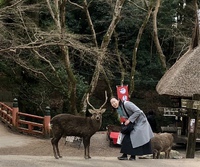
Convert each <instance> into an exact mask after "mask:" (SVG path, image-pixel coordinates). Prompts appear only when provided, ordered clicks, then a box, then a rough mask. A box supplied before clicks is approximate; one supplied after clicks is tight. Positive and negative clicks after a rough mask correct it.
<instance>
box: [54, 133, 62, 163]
mask: <svg viewBox="0 0 200 167" xmlns="http://www.w3.org/2000/svg"><path fill="white" fill-rule="evenodd" d="M61 137H62V136H59V137H58V138H56V137H54V138H52V139H51V144H52V146H53V153H54V157H55V158H56V159H58V158H62V156H61V155H60V151H59V148H58V142H59V140H60V138H61Z"/></svg>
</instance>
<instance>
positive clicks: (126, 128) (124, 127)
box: [121, 122, 134, 134]
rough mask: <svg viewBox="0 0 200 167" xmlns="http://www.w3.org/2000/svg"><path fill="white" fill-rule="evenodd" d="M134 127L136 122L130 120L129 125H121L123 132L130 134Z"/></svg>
mask: <svg viewBox="0 0 200 167" xmlns="http://www.w3.org/2000/svg"><path fill="white" fill-rule="evenodd" d="M133 129H134V124H133V123H132V122H130V123H129V124H128V125H124V124H122V125H121V133H123V134H130V132H131V131H132V130H133Z"/></svg>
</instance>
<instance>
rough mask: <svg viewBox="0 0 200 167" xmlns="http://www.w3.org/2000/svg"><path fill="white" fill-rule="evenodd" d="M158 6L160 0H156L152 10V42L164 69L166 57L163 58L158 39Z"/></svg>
mask: <svg viewBox="0 0 200 167" xmlns="http://www.w3.org/2000/svg"><path fill="white" fill-rule="evenodd" d="M159 7H160V0H157V2H156V6H155V10H154V12H153V39H154V43H155V45H156V48H157V51H158V56H159V58H160V62H161V65H162V67H163V69H164V70H166V68H167V65H166V58H165V55H164V54H163V51H162V48H161V46H160V42H159V39H158V29H157V14H158V10H159Z"/></svg>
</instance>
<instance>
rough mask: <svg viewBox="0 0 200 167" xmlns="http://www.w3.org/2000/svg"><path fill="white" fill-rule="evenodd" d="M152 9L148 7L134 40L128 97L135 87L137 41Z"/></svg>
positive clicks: (138, 41)
mask: <svg viewBox="0 0 200 167" xmlns="http://www.w3.org/2000/svg"><path fill="white" fill-rule="evenodd" d="M152 9H153V8H152V7H149V9H148V12H147V15H146V18H145V19H144V22H143V23H142V26H141V27H140V29H139V32H138V35H137V39H136V42H135V46H134V49H133V57H132V66H131V76H130V87H129V98H131V96H132V93H133V91H134V89H135V84H134V79H135V69H136V65H137V50H138V47H139V43H140V40H141V36H142V34H143V31H144V29H145V26H146V24H147V22H148V21H149V18H150V15H151V13H152Z"/></svg>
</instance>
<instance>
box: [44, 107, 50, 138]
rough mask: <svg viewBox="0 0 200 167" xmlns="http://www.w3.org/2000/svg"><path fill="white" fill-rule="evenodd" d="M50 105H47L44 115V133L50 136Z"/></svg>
mask: <svg viewBox="0 0 200 167" xmlns="http://www.w3.org/2000/svg"><path fill="white" fill-rule="evenodd" d="M50 113H51V112H50V107H48V106H47V107H46V109H45V116H44V135H45V137H50V120H51V114H50Z"/></svg>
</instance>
